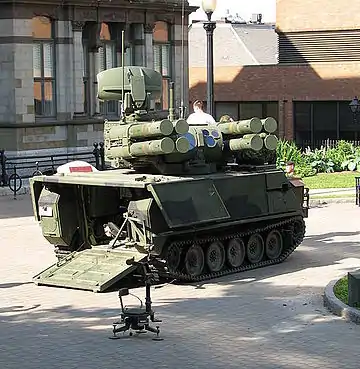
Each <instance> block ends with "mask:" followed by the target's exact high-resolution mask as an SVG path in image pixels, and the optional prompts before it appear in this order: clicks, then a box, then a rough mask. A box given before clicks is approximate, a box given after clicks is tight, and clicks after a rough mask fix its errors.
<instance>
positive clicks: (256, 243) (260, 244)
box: [246, 233, 264, 264]
mask: <svg viewBox="0 0 360 369" xmlns="http://www.w3.org/2000/svg"><path fill="white" fill-rule="evenodd" d="M246 254H247V257H248V259H249V261H250V263H251V264H256V263H258V262H260V261H261V259H262V258H263V256H264V240H263V238H262V237H261V235H260V234H259V233H255V234H253V235H252V236H250V238H249V241H248V242H247V245H246Z"/></svg>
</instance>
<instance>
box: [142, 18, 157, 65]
mask: <svg viewBox="0 0 360 369" xmlns="http://www.w3.org/2000/svg"><path fill="white" fill-rule="evenodd" d="M154 26H155V25H154V24H153V23H147V24H144V33H145V64H146V67H148V68H151V69H153V68H154V49H153V31H154Z"/></svg>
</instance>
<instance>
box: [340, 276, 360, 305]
mask: <svg viewBox="0 0 360 369" xmlns="http://www.w3.org/2000/svg"><path fill="white" fill-rule="evenodd" d="M334 294H335V296H336V297H337V298H338V299H339V300H340V301H342V302H343V303H344V304H346V305H347V304H348V277H347V276H346V277H343V278H341V279H339V280H338V281H337V282H336V284H335V286H334ZM356 309H358V310H360V307H359V306H358V307H356Z"/></svg>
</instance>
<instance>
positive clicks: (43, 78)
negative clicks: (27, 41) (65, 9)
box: [32, 17, 56, 117]
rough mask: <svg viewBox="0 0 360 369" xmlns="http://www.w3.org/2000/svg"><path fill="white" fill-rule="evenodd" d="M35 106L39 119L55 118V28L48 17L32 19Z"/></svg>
mask: <svg viewBox="0 0 360 369" xmlns="http://www.w3.org/2000/svg"><path fill="white" fill-rule="evenodd" d="M32 37H33V78H34V106H35V115H36V116H38V117H55V115H56V102H55V67H54V64H55V63H54V26H53V23H52V21H51V20H50V19H49V18H47V17H34V18H33V19H32Z"/></svg>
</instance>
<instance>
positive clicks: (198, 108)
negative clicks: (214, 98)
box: [187, 100, 216, 126]
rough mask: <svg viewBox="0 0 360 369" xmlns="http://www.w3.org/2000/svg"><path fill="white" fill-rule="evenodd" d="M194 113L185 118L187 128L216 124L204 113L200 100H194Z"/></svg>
mask: <svg viewBox="0 0 360 369" xmlns="http://www.w3.org/2000/svg"><path fill="white" fill-rule="evenodd" d="M193 109H194V112H193V113H192V114H190V115H189V116H188V118H187V122H188V124H189V126H199V125H200V126H203V125H209V124H216V122H215V119H214V118H213V117H212V116H211V115H210V114H207V113H205V112H204V110H203V103H202V101H200V100H196V101H195V102H194V104H193Z"/></svg>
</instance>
